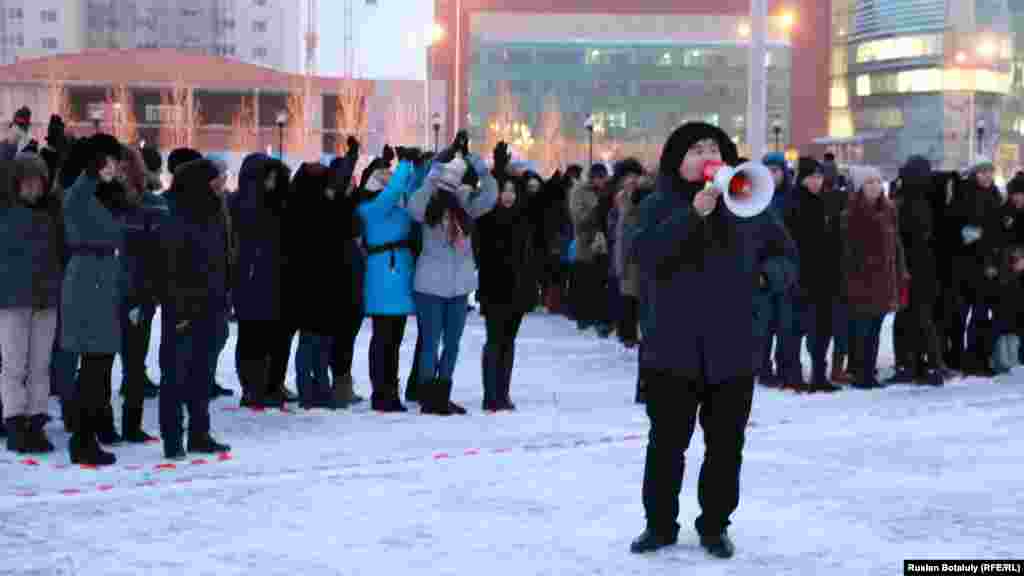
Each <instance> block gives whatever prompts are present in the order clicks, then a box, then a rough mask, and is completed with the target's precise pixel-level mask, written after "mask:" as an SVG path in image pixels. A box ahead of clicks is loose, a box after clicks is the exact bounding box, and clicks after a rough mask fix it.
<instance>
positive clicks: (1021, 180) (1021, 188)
mask: <svg viewBox="0 0 1024 576" xmlns="http://www.w3.org/2000/svg"><path fill="white" fill-rule="evenodd" d="M1006 193H1007V195H1013V194H1024V174H1017V175H1016V176H1014V177H1013V178H1012V179H1011V180H1010V181H1009V182H1008V183H1007V184H1006Z"/></svg>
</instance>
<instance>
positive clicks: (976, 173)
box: [948, 157, 1003, 377]
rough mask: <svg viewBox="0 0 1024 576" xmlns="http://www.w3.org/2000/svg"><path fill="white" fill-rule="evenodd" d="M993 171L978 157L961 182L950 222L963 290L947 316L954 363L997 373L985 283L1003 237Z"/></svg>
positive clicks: (975, 372) (958, 284) (990, 276)
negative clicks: (992, 357) (991, 360)
mask: <svg viewBox="0 0 1024 576" xmlns="http://www.w3.org/2000/svg"><path fill="white" fill-rule="evenodd" d="M994 175H995V168H994V166H993V165H992V162H991V161H990V160H988V159H987V158H984V157H980V158H978V159H977V160H976V161H975V162H974V163H973V164H972V165H971V168H970V170H969V171H968V175H967V178H966V179H964V180H963V181H962V182H961V184H960V186H959V189H958V190H957V193H956V198H955V199H954V201H953V206H952V207H951V214H950V224H951V225H952V228H954V229H955V231H956V235H957V236H956V241H957V243H956V247H955V250H954V252H953V277H954V285H955V286H956V287H957V289H958V290H957V293H956V294H955V295H954V299H955V302H956V303H957V304H956V305H955V308H954V310H953V311H952V312H953V313H952V314H951V315H950V319H949V320H948V326H949V328H950V334H949V340H950V341H951V346H950V349H949V355H950V358H949V366H950V368H953V369H956V370H960V371H962V372H964V373H966V374H970V375H977V376H985V377H988V376H992V371H991V369H990V367H989V363H988V358H989V356H990V351H989V350H988V349H989V348H990V347H991V346H990V345H989V344H988V342H989V341H990V338H989V336H990V334H991V322H990V320H989V313H990V310H991V306H990V303H989V298H987V296H986V289H985V287H986V285H987V284H988V283H990V282H991V281H992V280H993V279H995V278H996V276H997V275H998V269H999V253H1000V250H1001V249H1002V246H1001V245H1000V242H1001V241H1002V239H1003V234H1002V232H1001V230H1000V229H1001V224H1000V221H999V218H1000V216H1001V204H1002V197H1001V195H1000V193H999V189H998V188H997V187H996V186H995V182H994ZM968 317H970V323H969V324H968V322H967V319H968ZM965 332H966V336H967V347H966V350H965V349H964V344H963V340H964V338H963V335H964V334H965Z"/></svg>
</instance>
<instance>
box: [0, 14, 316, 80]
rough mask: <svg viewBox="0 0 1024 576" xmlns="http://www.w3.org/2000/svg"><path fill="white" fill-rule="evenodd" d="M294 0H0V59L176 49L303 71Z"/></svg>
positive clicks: (9, 61) (2, 61) (299, 18)
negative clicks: (86, 52) (110, 51)
mask: <svg viewBox="0 0 1024 576" xmlns="http://www.w3.org/2000/svg"><path fill="white" fill-rule="evenodd" d="M301 4H302V3H301V2H298V1H296V0H0V64H12V63H14V62H16V61H18V60H24V59H27V58H38V57H43V56H49V55H54V54H67V53H74V52H79V51H81V50H87V49H115V50H116V49H134V48H173V49H178V50H194V51H197V52H201V53H205V54H209V55H214V56H224V57H227V58H234V59H238V60H242V61H245V62H250V63H253V64H258V65H261V66H268V67H272V68H276V69H278V70H282V71H286V72H293V73H298V72H302V71H303V70H304V58H303V46H302V37H303V34H302V32H303V30H304V29H305V20H304V18H305V14H306V11H305V10H303V9H301V6H300V5H301Z"/></svg>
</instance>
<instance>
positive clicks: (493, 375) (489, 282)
mask: <svg viewBox="0 0 1024 576" xmlns="http://www.w3.org/2000/svg"><path fill="white" fill-rule="evenodd" d="M527 178H528V176H523V177H521V178H519V179H515V180H513V179H506V180H505V182H504V184H502V187H501V192H500V194H499V196H498V204H497V206H496V207H495V209H494V210H493V211H491V212H489V213H487V214H485V215H484V216H483V217H481V218H480V220H478V221H477V231H478V232H479V236H480V260H479V263H480V288H479V290H478V291H477V299H478V300H479V302H480V310H481V313H482V314H483V316H484V318H485V319H486V324H487V341H486V343H485V344H484V351H483V358H482V364H483V386H484V401H483V409H484V410H486V411H490V412H496V411H499V410H515V405H514V404H513V403H512V400H511V398H510V394H509V389H510V386H511V381H512V366H513V364H514V362H515V352H516V336H517V335H518V334H519V328H520V326H521V325H522V322H523V318H524V317H525V316H526V314H527V313H528V312H529V311H530V310H533V308H534V306H536V305H537V290H536V289H535V286H536V282H537V279H538V278H539V276H540V274H539V272H540V267H541V265H542V262H541V260H540V259H539V258H538V257H537V254H538V253H537V251H536V243H535V242H534V237H535V234H536V232H537V230H536V227H535V226H534V222H533V220H532V219H531V218H530V214H529V213H528V212H527V211H526V210H525V206H526V200H527V196H526V193H527V190H526V186H527V184H526V180H527Z"/></svg>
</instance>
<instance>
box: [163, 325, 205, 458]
mask: <svg viewBox="0 0 1024 576" xmlns="http://www.w3.org/2000/svg"><path fill="white" fill-rule="evenodd" d="M165 318H166V319H167V321H168V322H169V323H170V326H171V327H172V328H171V335H170V336H171V338H173V342H172V351H171V358H172V363H171V371H170V374H169V376H170V378H169V379H165V380H164V383H163V384H162V385H161V386H160V436H161V437H162V438H163V442H164V448H165V450H167V451H174V450H176V449H178V448H181V442H182V436H183V434H184V415H185V411H186V410H187V411H188V432H189V435H190V436H193V437H198V438H202V437H204V436H206V435H208V434H209V433H210V381H209V366H210V350H211V349H212V348H213V347H214V346H215V345H216V342H217V329H218V328H217V322H218V319H217V317H212V318H198V319H196V320H193V321H192V322H191V323H190V324H189V325H188V327H187V328H186V329H184V330H183V331H181V332H178V331H177V330H175V329H174V328H173V326H175V324H176V320H175V319H174V316H173V314H171V313H168V314H167V315H166V316H165Z"/></svg>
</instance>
